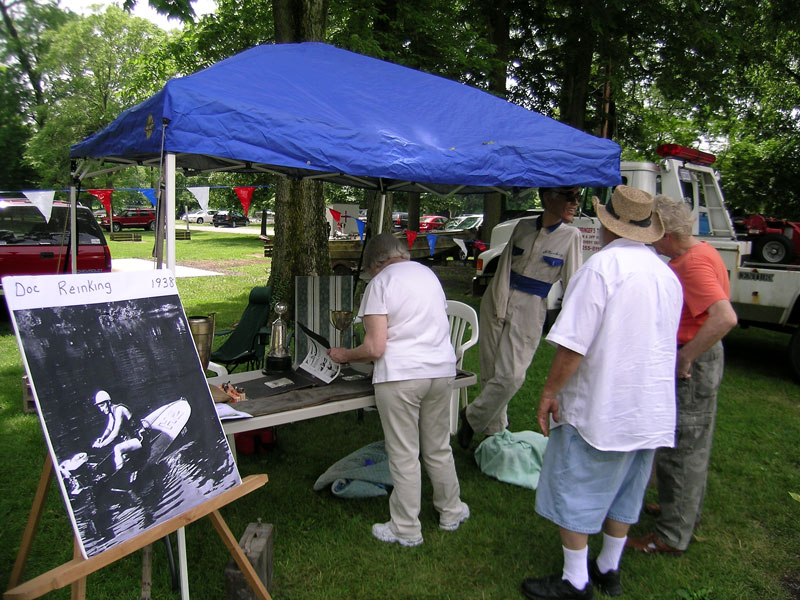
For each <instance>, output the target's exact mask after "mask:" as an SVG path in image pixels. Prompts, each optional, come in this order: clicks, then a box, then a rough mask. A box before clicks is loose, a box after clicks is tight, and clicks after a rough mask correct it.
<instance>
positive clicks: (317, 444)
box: [0, 231, 800, 600]
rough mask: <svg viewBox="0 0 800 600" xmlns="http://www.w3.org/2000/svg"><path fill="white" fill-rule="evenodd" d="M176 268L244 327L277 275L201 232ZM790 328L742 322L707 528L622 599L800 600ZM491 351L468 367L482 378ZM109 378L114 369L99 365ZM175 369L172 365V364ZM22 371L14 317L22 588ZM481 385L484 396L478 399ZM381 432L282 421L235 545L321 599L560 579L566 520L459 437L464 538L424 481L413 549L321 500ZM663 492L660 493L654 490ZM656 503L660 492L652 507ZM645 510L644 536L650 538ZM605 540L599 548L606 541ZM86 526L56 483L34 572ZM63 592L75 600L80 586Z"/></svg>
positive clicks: (382, 506) (236, 244)
mask: <svg viewBox="0 0 800 600" xmlns="http://www.w3.org/2000/svg"><path fill="white" fill-rule="evenodd" d="M143 237H144V238H145V241H143V242H138V243H131V242H111V244H110V245H111V251H112V256H114V257H115V258H124V257H138V258H148V257H149V254H150V250H151V247H152V234H149V233H145V235H144V236H143ZM177 257H178V258H177V260H178V263H179V264H182V265H188V266H194V267H200V268H208V269H211V270H214V271H217V272H221V273H223V275H222V276H218V277H196V278H187V279H179V280H178V287H179V290H180V294H181V297H182V300H183V303H184V307H185V309H186V313H187V314H207V313H210V312H216V313H217V326H218V328H220V329H223V328H229V327H230V326H231V325H232V324H233V323H234V321H235V320H236V319H237V318H238V316H239V315H240V313H241V311H242V309H243V308H244V306H245V304H246V301H247V294H248V293H249V291H250V289H251V288H252V287H253V286H254V285H259V284H263V283H264V282H265V281H266V278H267V274H268V269H269V260H268V259H265V258H264V257H263V247H262V244H261V242H260V241H259V240H258V239H257V238H256V237H255V235H253V236H249V235H241V234H232V233H220V232H211V231H209V232H203V231H201V232H195V231H193V232H192V240H190V241H179V242H178V246H177ZM436 270H437V273H438V274H439V275H440V278H441V279H442V281H443V283H444V285H445V289H446V290H447V293H448V297H449V298H451V299H456V300H462V301H465V302H467V303H469V304H472V305H473V306H475V307H476V308H477V306H478V302H479V299H476V298H472V297H471V296H469V295H468V293H469V289H470V277H471V271H470V270H469V269H467V268H463V267H460V266H459V265H456V264H449V265H447V266H445V267H441V268H437V269H436ZM787 342H788V338H787V337H786V336H784V335H780V334H776V333H771V332H766V331H760V330H756V329H749V330H742V329H738V328H737V329H735V330H734V331H733V332H732V333H731V334H730V335H729V336H728V338H727V339H726V354H727V363H726V366H727V368H726V374H725V379H724V381H723V384H722V388H721V390H720V396H719V410H718V417H717V430H716V436H715V442H714V450H713V454H712V463H711V469H710V473H709V483H708V492H707V496H706V498H707V499H706V504H705V510H704V513H703V520H702V525H701V526H700V528H699V529H698V530H697V532H696V539H695V542H694V543H693V544H692V546H691V547H690V548H689V551H688V552H687V553H686V554H685V555H684V556H683V557H681V558H674V557H661V556H639V555H633V554H628V553H626V555H625V556H624V558H623V563H622V569H623V585H624V586H625V592H626V593H625V596H624V597H627V598H632V599H636V600H646V599H653V600H672V599H676V600H677V599H694V600H701V599H716V600H724V599H741V600H745V599H748V600H749V599H793V598H800V560H799V559H800V531H799V528H798V519H799V518H800V503H798V502H796V501H794V500H793V499H792V498H791V497H790V495H789V492H800V472H799V471H798V462H799V461H800V458H799V456H800V455H798V440H800V414H799V413H800V385H798V384H797V383H795V382H794V381H793V380H792V379H791V377H790V375H789V373H788V366H786V356H785V352H786V344H787ZM552 356H553V350H552V348H550V347H549V345H548V344H546V343H544V344H542V345H541V346H540V348H539V350H538V352H537V354H536V357H535V359H534V364H533V365H532V367H531V368H530V370H529V372H528V378H527V381H526V384H525V386H524V387H523V389H522V390H521V391H520V392H519V393H518V394H517V396H516V397H515V398H514V400H513V401H512V403H511V405H510V407H509V417H510V420H511V423H512V430H514V431H517V430H524V429H537V426H536V412H535V408H536V402H537V400H538V394H539V390H540V388H541V385H542V383H543V381H544V378H545V376H546V374H547V370H548V368H549V364H550V361H551V359H552ZM477 362H478V361H477V347H476V348H473V349H472V350H470V351H469V352H468V353H467V357H466V359H465V368H466V369H468V370H472V371H477V370H478V364H477ZM98 368H102V365H98ZM165 368H168V365H165ZM22 374H23V367H22V363H21V360H20V357H19V352H18V349H17V344H16V339H15V337H14V335H13V332H12V330H11V327H10V325H9V324H8V322H7V321H5V322H0V383H2V387H0V389H2V392H0V430H2V432H3V437H2V440H3V441H2V443H0V517H1V518H2V522H3V527H2V534H0V541H2V543H0V575H5V577H1V576H0V580H2V583H4V582H5V581H7V579H8V574H9V573H10V570H11V567H12V565H13V563H14V559H15V556H16V553H17V547H18V545H19V542H20V540H21V537H22V531H23V528H24V526H25V521H26V518H27V514H28V511H29V509H30V506H31V502H32V501H33V496H34V492H35V490H36V486H37V483H38V481H39V477H40V474H41V469H42V464H43V461H44V457H45V445H44V441H43V437H42V432H41V428H40V426H39V421H38V418H37V417H36V416H35V415H26V414H23V412H22V401H21V397H22V389H21V376H22ZM477 391H478V386H473V388H472V389H470V394H471V396H472V397H474V395H475V394H476V393H477ZM381 438H382V434H381V429H380V422H379V420H378V415H377V413H376V412H374V411H368V412H366V413H365V414H364V418H363V421H359V420H358V419H357V415H356V413H345V414H340V415H334V416H328V417H322V418H318V419H315V420H312V421H303V422H299V423H293V424H289V425H283V426H280V427H279V428H278V430H277V443H276V444H275V445H274V446H273V447H272V448H271V449H270V450H268V451H266V452H264V453H260V454H256V455H249V456H244V455H240V456H239V468H240V471H241V473H242V475H243V476H246V475H249V474H253V473H267V474H268V475H269V483H267V485H266V486H264V487H263V488H261V489H259V490H258V491H256V492H254V493H252V494H250V495H248V496H246V497H244V498H242V499H241V500H239V501H237V502H235V503H234V504H232V505H230V506H227V507H225V508H224V509H223V510H222V514H223V516H224V518H225V519H226V521H227V522H228V525H229V526H230V527H231V529H232V531H233V532H234V534H235V535H236V536H237V537H238V536H239V535H241V533H242V532H243V531H244V528H245V527H246V525H247V524H248V523H249V522H252V521H256V520H257V519H259V518H260V519H262V520H263V521H264V522H267V523H272V524H274V526H275V537H274V544H275V545H274V573H275V585H274V590H273V596H274V597H275V598H276V599H278V600H288V599H294V600H306V599H308V600H311V599H314V600H318V599H339V598H341V599H348V600H349V599H364V600H372V599H376V598H398V599H406V598H408V599H446V598H458V599H476V600H477V599H505V598H512V599H513V598H521V597H522V596H521V594H520V592H519V584H520V581H521V580H522V579H523V578H524V577H526V576H541V575H547V574H550V573H551V572H555V571H557V570H559V569H560V568H561V561H562V558H561V548H560V543H559V539H558V533H557V530H556V528H555V526H554V525H552V524H551V523H549V522H548V521H546V520H544V519H543V518H541V517H539V516H538V515H536V514H535V513H534V511H533V504H534V498H535V493H534V492H532V491H530V490H527V489H523V488H519V487H515V486H511V485H508V484H504V483H500V482H498V481H496V480H493V479H490V478H488V477H486V476H485V475H483V474H482V473H481V472H480V471H479V470H478V468H477V466H476V465H475V462H474V459H473V457H472V455H471V453H469V452H466V451H463V450H462V449H461V448H459V447H458V445H457V444H456V443H455V440H453V445H454V456H455V460H456V467H457V470H458V475H459V480H460V483H461V488H462V498H463V499H464V501H466V502H467V503H468V504H469V505H470V509H471V512H472V517H471V518H470V519H469V520H468V521H466V522H465V523H464V524H463V525H462V527H461V528H460V529H459V530H458V531H456V532H444V531H440V530H439V529H438V526H437V523H438V519H437V515H436V513H435V511H434V509H433V506H432V505H431V490H430V486H429V484H428V482H427V480H425V483H424V486H423V510H422V514H421V520H422V527H423V531H422V532H423V536H424V539H425V543H424V544H423V545H421V546H419V547H417V548H401V547H399V546H397V545H387V544H383V543H380V542H378V541H376V540H374V539H373V538H372V536H371V534H370V526H371V525H372V523H375V522H379V521H381V522H382V521H386V520H388V518H389V511H388V502H387V499H386V498H377V499H369V500H342V499H339V498H336V497H334V496H333V495H332V494H331V493H330V492H329V491H327V490H325V491H322V492H314V491H313V490H312V485H313V483H314V481H315V480H316V478H317V477H318V476H319V475H320V474H321V473H322V472H323V471H325V469H327V467H328V466H330V464H332V463H333V462H335V461H336V460H338V459H339V458H341V457H343V456H345V455H346V454H349V453H350V452H352V451H354V450H356V449H358V448H361V447H362V446H364V445H366V444H368V443H370V442H373V441H376V440H379V439H381ZM652 495H653V491H652V490H650V491H648V497H649V498H650V496H652ZM652 499H654V496H653V498H652ZM652 525H653V519H652V517H649V516H646V515H643V517H642V520H641V521H640V523H639V524H637V525H636V526H634V528H633V529H632V535H640V534H643V533H647V532H649V531H650V530H651V528H652ZM186 537H187V544H188V556H189V581H190V589H191V597H192V598H194V599H197V600H203V599H214V600H217V599H222V598H225V576H224V571H225V566H226V564H227V561H228V557H229V555H228V553H227V551H226V550H225V548H224V546H223V545H222V543H221V541H220V539H219V537H218V536H217V534H216V532H215V531H214V530H213V527H212V525H211V523H210V522H209V521H208V520H207V519H204V520H201V521H200V522H197V523H194V524H192V525H191V526H189V527H188V528H187V530H186ZM599 542H600V540H599V538H598V536H594V537H593V538H592V539H591V542H590V544H591V551H592V553H593V554H594V553H595V552H596V551H597V550H598V549H599V548H598V544H599ZM71 554H72V531H71V528H70V525H69V521H68V518H67V515H66V511H65V510H64V506H63V502H62V499H61V496H60V493H59V492H58V489H57V486H52V487H51V490H50V494H49V497H48V499H47V502H46V506H45V511H44V514H43V516H42V520H41V522H40V525H39V529H38V535H37V537H36V540H35V542H34V545H33V549H32V552H31V556H30V559H29V561H28V567H27V569H26V577H28V578H29V577H32V576H34V575H37V574H39V573H42V572H44V571H45V570H47V569H50V568H53V567H55V566H57V565H59V564H61V563H63V562H66V561H67V560H69V559H70V558H71ZM140 575H141V558H140V554H139V553H135V554H133V555H131V556H129V557H127V558H125V559H122V560H120V561H118V562H116V563H114V564H113V565H111V566H109V567H107V568H106V569H103V570H102V571H100V572H99V573H96V574H94V575H91V576H90V577H89V579H88V591H87V597H88V598H92V599H114V600H116V599H125V598H130V599H134V598H139V595H140V592H139V582H140ZM169 583H170V582H169V577H168V573H167V562H166V557H165V550H164V546H163V544H156V545H155V546H154V565H153V597H154V598H179V597H180V595H179V593H177V592H172V591H171V589H170V585H169ZM47 597H48V598H69V597H70V592H69V588H64V589H62V590H58V591H55V592H53V593H51V594H49V595H48V596H47Z"/></svg>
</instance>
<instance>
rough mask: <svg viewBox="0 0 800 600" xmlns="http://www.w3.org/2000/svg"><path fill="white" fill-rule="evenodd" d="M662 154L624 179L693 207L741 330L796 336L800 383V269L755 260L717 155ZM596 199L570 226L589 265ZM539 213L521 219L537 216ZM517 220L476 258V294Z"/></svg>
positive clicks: (793, 362)
mask: <svg viewBox="0 0 800 600" xmlns="http://www.w3.org/2000/svg"><path fill="white" fill-rule="evenodd" d="M659 154H660V155H661V156H662V157H663V160H662V161H661V162H660V163H658V164H656V163H650V162H624V161H623V162H622V163H621V165H620V170H621V173H622V179H623V182H624V183H625V184H626V185H630V186H633V187H636V188H639V189H642V190H645V191H647V192H649V193H651V194H666V195H667V196H670V197H672V198H683V199H684V200H685V201H686V203H687V204H689V206H690V207H691V209H692V213H693V214H694V216H695V220H694V234H695V235H696V236H697V237H698V238H699V239H702V240H704V241H707V242H709V243H710V244H711V245H713V246H714V247H715V248H716V249H717V250H718V251H719V253H720V255H721V256H722V259H723V260H724V262H725V264H726V266H727V267H728V273H729V275H730V280H731V302H732V304H733V307H734V309H735V310H736V314H737V315H738V317H739V325H740V326H743V327H747V326H753V327H762V328H765V329H771V330H775V331H782V332H786V333H788V334H790V336H791V337H790V341H789V347H788V356H789V363H790V366H791V368H792V371H793V372H794V374H795V376H796V377H798V378H800V266H798V265H775V264H770V263H759V262H754V261H753V260H752V257H751V243H750V242H748V241H740V240H737V239H736V233H735V231H734V228H733V224H732V222H731V219H730V216H729V215H728V211H727V209H726V207H725V201H724V199H723V196H722V190H721V189H720V186H719V173H718V172H717V171H715V170H714V169H713V168H712V167H711V164H712V163H713V162H714V156H713V155H711V154H707V153H704V152H699V151H696V150H693V149H691V148H685V147H682V146H676V145H674V144H668V145H665V146H660V147H659ZM593 192H594V193H595V195H597V196H599V197H600V198H601V199H603V201H605V199H607V198H608V197H609V196H610V190H608V189H601V190H593ZM590 196H591V194H587V195H586V196H585V198H584V202H583V206H582V210H581V212H580V214H579V216H578V217H576V219H575V221H574V222H573V223H572V225H573V226H575V227H578V228H580V230H581V232H582V233H583V256H584V260H586V259H587V258H588V257H589V256H591V255H592V254H593V253H595V252H597V251H598V250H599V249H600V248H601V241H600V221H599V220H598V219H597V218H596V217H595V216H593V215H594V212H593V211H592V209H591V198H590ZM538 212H539V211H533V212H532V216H530V217H523V218H530V219H533V218H536V216H537V215H538ZM519 221H520V219H513V220H511V221H505V222H503V223H500V224H499V225H497V227H495V228H494V229H493V230H492V236H491V240H490V245H489V249H488V250H486V251H485V252H483V253H481V254H480V255H478V260H477V263H476V268H477V272H476V275H475V278H474V279H473V286H472V287H473V294H475V295H482V294H483V292H484V290H485V289H486V286H487V285H488V283H489V280H490V279H491V277H492V276H493V275H494V272H495V270H496V269H497V261H498V259H499V257H500V253H501V252H502V251H503V248H505V245H506V243H507V242H508V240H509V238H510V237H511V233H512V232H513V230H514V227H515V226H516V224H517V223H518V222H519ZM562 296H563V289H562V288H561V286H560V285H555V286H553V289H552V290H551V293H550V296H549V297H548V307H549V308H550V309H551V310H553V311H554V312H555V311H557V310H558V308H559V307H560V305H561V297H562Z"/></svg>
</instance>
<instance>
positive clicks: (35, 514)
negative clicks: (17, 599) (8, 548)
mask: <svg viewBox="0 0 800 600" xmlns="http://www.w3.org/2000/svg"><path fill="white" fill-rule="evenodd" d="M52 480H53V459H51V458H50V453H49V452H48V453H47V456H45V459H44V468H43V469H42V476H41V477H40V478H39V486H38V487H37V488H36V495H35V496H34V497H33V505H32V506H31V512H30V514H29V515H28V523H27V525H25V531H24V532H23V534H22V542H20V545H19V552H17V560H16V562H14V568H13V569H11V579H9V581H8V587H9V588H13V587H16V585H17V584H18V583H19V582H20V579H21V578H22V572H23V571H24V570H25V563H26V562H27V561H28V554H30V551H31V546H32V545H33V538H34V537H36V529H37V528H38V526H39V519H41V517H42V512H43V510H44V501H45V499H46V498H47V491H48V490H49V489H50V482H51V481H52Z"/></svg>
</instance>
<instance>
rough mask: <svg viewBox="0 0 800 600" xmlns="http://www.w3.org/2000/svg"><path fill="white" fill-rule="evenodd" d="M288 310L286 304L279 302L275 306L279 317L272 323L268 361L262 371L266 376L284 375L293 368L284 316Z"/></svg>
mask: <svg viewBox="0 0 800 600" xmlns="http://www.w3.org/2000/svg"><path fill="white" fill-rule="evenodd" d="M287 310H288V307H287V306H286V303H285V302H278V303H277V304H276V305H275V312H276V313H277V314H278V316H277V318H276V319H275V320H274V321H273V322H272V331H271V333H270V345H269V352H267V361H266V364H265V365H264V369H263V371H262V372H263V373H264V374H265V375H268V374H272V373H282V372H283V371H288V370H289V369H290V368H291V366H292V357H291V356H290V355H289V351H288V349H287V348H286V344H287V338H286V321H284V320H283V315H284V313H285V312H286V311H287Z"/></svg>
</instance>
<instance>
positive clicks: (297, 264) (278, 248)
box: [269, 179, 331, 314]
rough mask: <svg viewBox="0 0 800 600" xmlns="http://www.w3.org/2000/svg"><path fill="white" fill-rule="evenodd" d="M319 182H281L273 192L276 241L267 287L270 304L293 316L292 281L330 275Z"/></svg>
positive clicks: (323, 209) (329, 259) (328, 252)
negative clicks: (285, 307)
mask: <svg viewBox="0 0 800 600" xmlns="http://www.w3.org/2000/svg"><path fill="white" fill-rule="evenodd" d="M322 186H323V184H322V182H319V181H289V180H286V179H283V180H282V181H281V182H280V183H279V184H278V185H277V186H276V190H275V239H274V243H273V253H272V269H271V271H270V278H269V284H270V285H271V286H272V299H273V301H276V302H277V301H278V300H283V301H284V302H286V303H287V305H288V306H289V314H293V312H294V278H295V277H296V276H298V275H330V273H331V257H330V251H329V249H328V235H327V228H326V226H325V225H326V221H325V216H324V215H325V202H324V198H323V194H322Z"/></svg>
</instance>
